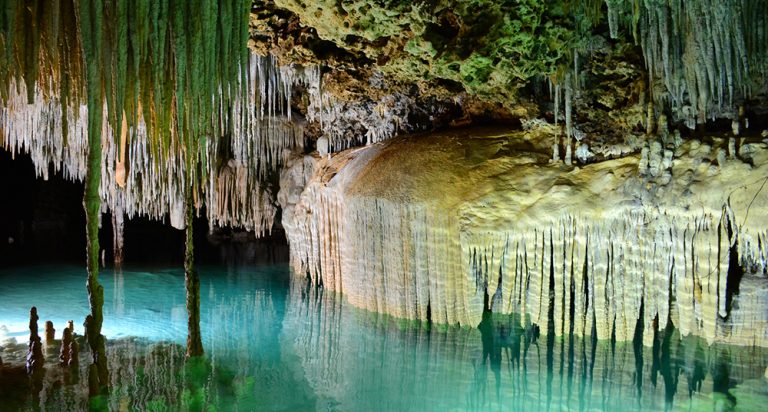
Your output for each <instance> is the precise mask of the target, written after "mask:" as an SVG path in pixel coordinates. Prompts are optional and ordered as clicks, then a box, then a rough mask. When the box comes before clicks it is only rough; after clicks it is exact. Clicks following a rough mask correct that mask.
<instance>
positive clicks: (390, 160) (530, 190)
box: [281, 129, 768, 346]
mask: <svg viewBox="0 0 768 412" xmlns="http://www.w3.org/2000/svg"><path fill="white" fill-rule="evenodd" d="M551 141H552V137H546V136H542V135H541V133H535V132H507V133H504V132H499V131H498V130H488V129H480V130H473V129H469V130H459V131H451V132H446V133H443V134H440V135H430V136H421V137H408V138H400V139H396V140H394V141H390V142H386V143H382V144H375V145H371V146H368V147H365V148H359V149H354V150H350V151H345V152H342V153H339V154H337V155H335V156H334V157H333V158H331V159H317V158H314V159H315V160H314V162H316V163H315V165H314V166H312V169H313V171H314V173H313V175H312V177H311V178H310V179H309V180H308V182H307V183H306V185H305V187H304V190H303V192H302V194H301V197H300V199H299V201H298V202H295V203H292V204H291V205H290V209H285V210H284V213H283V224H284V226H285V227H286V233H287V236H288V240H289V242H290V245H291V251H292V252H291V253H292V266H293V267H294V269H295V271H296V272H297V273H300V274H308V275H309V277H310V278H311V279H312V280H313V281H314V282H316V283H322V284H323V285H324V286H325V287H326V288H328V289H330V290H335V291H338V292H342V293H343V294H344V295H345V296H346V297H347V299H349V301H350V302H351V303H352V304H353V305H355V306H358V307H362V308H365V309H369V310H372V311H377V312H383V313H388V314H392V315H395V316H398V317H403V318H408V319H426V318H427V314H428V313H429V317H431V319H432V320H433V321H435V322H440V323H459V324H462V325H469V326H475V325H477V324H478V323H479V322H480V319H481V316H482V313H483V310H484V308H485V305H486V302H487V309H490V310H492V311H493V312H497V313H511V312H517V313H520V314H522V315H525V316H527V317H528V318H529V319H530V321H531V322H533V323H536V324H538V325H539V326H540V328H541V330H542V332H544V333H547V328H548V326H547V325H548V324H549V321H550V318H549V316H550V315H549V314H550V311H551V313H552V314H553V316H554V317H553V319H551V321H552V322H553V330H554V332H555V333H556V334H558V335H559V334H566V333H569V331H570V330H571V328H573V331H574V333H576V334H577V335H589V334H591V332H592V330H593V328H594V330H595V331H596V333H597V337H598V338H600V339H609V338H611V336H612V335H615V336H616V339H617V340H631V339H632V338H633V336H634V333H635V329H636V326H637V324H638V319H642V322H641V324H642V325H643V341H644V342H645V343H646V344H649V343H650V342H651V340H652V336H653V330H654V327H656V326H657V325H659V327H662V328H663V327H664V326H665V325H666V323H667V320H670V321H672V322H673V323H674V324H675V326H676V327H677V328H679V330H680V332H681V334H682V335H688V334H695V335H698V336H702V337H704V338H706V339H707V340H708V341H710V342H714V341H723V342H729V343H736V344H746V345H762V346H766V345H768V310H766V305H768V304H767V303H766V302H768V287H766V286H765V282H766V279H765V275H764V271H765V269H766V260H767V257H768V254H767V253H768V252H767V251H766V248H765V246H764V245H765V239H766V238H767V237H768V215H767V214H766V212H768V210H766V208H768V187H766V188H764V189H761V187H762V184H763V183H764V182H765V180H766V176H768V148H767V147H766V144H755V147H754V152H753V153H752V156H753V165H752V166H750V165H749V164H746V163H742V162H741V161H739V160H738V159H734V160H731V161H728V162H725V163H724V164H722V165H721V167H720V168H719V170H718V171H717V173H716V174H715V175H712V176H709V175H708V173H709V167H708V165H709V164H711V163H713V162H716V161H717V160H716V158H715V156H716V155H715V153H717V150H715V149H717V148H722V147H724V146H726V145H727V141H725V140H723V139H713V141H714V144H715V146H714V148H710V147H709V146H706V145H701V144H699V143H698V142H685V143H683V144H682V145H681V146H680V147H678V148H677V149H676V150H675V153H674V158H673V157H672V153H671V152H669V153H666V154H664V156H663V157H664V159H662V160H663V161H662V160H659V162H660V163H659V166H658V168H659V170H662V169H664V170H666V171H667V172H668V173H669V175H670V176H671V178H662V177H658V178H657V177H655V176H657V175H658V176H660V175H662V173H660V172H659V173H651V175H650V176H643V175H640V173H639V171H638V164H639V163H640V158H641V157H640V155H639V154H637V155H631V156H626V157H623V158H620V159H614V160H609V161H604V162H600V163H595V164H589V165H582V166H580V167H578V168H577V167H571V166H566V165H564V164H562V163H552V162H550V159H551V156H550V153H551V148H550V147H548V145H544V144H542V143H541V142H551ZM545 146H546V147H545ZM656 146H658V145H653V147H656ZM705 146H706V147H705ZM654 164H655V163H654ZM654 167H657V166H654ZM290 174H291V172H290V171H286V172H284V176H290ZM657 179H658V180H657ZM290 185H291V183H290V182H287V181H286V182H285V184H281V187H282V188H283V189H282V190H291V191H293V192H296V191H297V189H296V188H295V187H293V188H290V189H289V186H290ZM767 186H768V185H767ZM729 231H730V232H731V234H732V236H729ZM732 246H733V247H737V249H735V250H737V251H738V259H740V260H741V261H742V263H749V264H750V265H751V267H752V268H753V269H754V271H753V272H755V273H748V274H746V275H745V276H744V279H743V280H742V293H741V294H740V295H739V296H738V297H737V299H738V305H733V307H734V309H733V310H732V311H730V313H728V310H727V307H726V305H725V295H726V286H725V284H726V282H727V270H728V262H729V256H730V255H729V253H730V249H731V247H732ZM761 285H762V286H761ZM745 289H749V290H751V291H752V293H751V294H750V295H749V296H747V295H745V293H744V290H745ZM486 295H487V297H486ZM550 302H551V303H552V306H551V307H550ZM571 307H573V308H574V309H573V317H571V316H570V313H571V311H570V308H571ZM641 309H642V312H641ZM726 315H729V317H728V320H727V321H726V320H725V319H724V317H725V316H726Z"/></svg>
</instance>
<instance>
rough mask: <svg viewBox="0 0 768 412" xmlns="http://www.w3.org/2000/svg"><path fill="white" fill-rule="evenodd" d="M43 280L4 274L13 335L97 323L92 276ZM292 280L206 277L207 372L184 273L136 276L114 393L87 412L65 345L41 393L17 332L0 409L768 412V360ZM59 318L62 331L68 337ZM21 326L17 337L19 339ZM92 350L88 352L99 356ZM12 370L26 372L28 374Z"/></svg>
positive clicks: (125, 299)
mask: <svg viewBox="0 0 768 412" xmlns="http://www.w3.org/2000/svg"><path fill="white" fill-rule="evenodd" d="M38 272H39V271H38ZM43 273H44V275H45V276H50V278H51V279H52V280H53V279H55V280H56V283H51V284H54V285H56V286H55V290H51V291H47V290H46V287H47V286H46V285H48V283H47V282H44V281H41V280H38V281H37V283H36V284H37V285H38V286H37V287H36V288H30V287H28V286H29V285H28V284H25V283H24V282H29V281H28V277H27V276H26V275H24V276H20V277H19V278H12V277H9V275H8V273H1V272H0V296H2V297H3V299H4V300H3V303H4V304H3V305H0V324H6V323H5V322H6V321H7V320H8V319H11V320H13V316H15V313H16V308H15V306H19V310H20V311H21V313H20V314H19V315H20V316H22V317H23V316H27V315H28V310H29V309H28V308H27V309H26V310H24V309H23V306H22V305H26V304H27V303H28V302H32V301H34V299H36V298H37V297H39V296H41V295H40V294H47V296H50V297H56V296H59V297H60V299H58V298H57V299H54V300H53V301H52V302H44V305H40V307H39V308H38V309H39V310H40V317H41V320H43V319H44V320H47V319H48V316H50V314H51V313H52V312H51V309H50V307H54V308H55V307H57V305H61V306H62V307H65V306H66V305H70V306H66V307H67V310H66V311H65V313H67V315H66V316H67V317H69V315H68V314H69V313H71V312H77V313H80V312H82V313H87V309H88V308H87V301H86V300H85V299H83V300H81V301H78V300H76V299H75V300H73V299H72V298H71V297H70V296H76V295H77V294H78V293H82V291H81V289H82V276H81V272H79V271H75V273H73V274H72V275H71V280H70V275H69V274H68V273H67V272H66V271H63V272H62V271H59V272H56V271H54V270H50V271H44V272H43ZM38 274H39V273H38ZM287 275H288V274H287V270H286V269H285V268H284V267H262V268H250V269H248V268H234V267H231V268H222V267H201V268H200V278H201V330H202V334H203V343H204V345H205V348H206V355H205V357H204V358H203V359H201V360H199V361H193V362H185V361H184V352H185V348H184V342H185V338H186V328H185V327H184V326H185V323H186V314H185V311H184V272H183V270H181V269H174V270H162V271H135V270H133V271H132V270H128V269H125V270H123V271H121V272H116V273H114V274H113V276H104V278H103V279H104V287H105V292H106V293H105V296H106V297H107V298H108V299H107V302H105V310H106V312H105V320H104V322H105V323H104V326H105V329H104V330H105V331H108V332H109V334H108V337H109V338H110V339H109V341H108V346H107V361H108V366H109V370H110V385H111V391H110V393H109V394H108V395H106V396H103V397H100V398H98V399H96V400H95V401H93V402H92V403H89V400H88V396H87V394H88V385H87V379H85V378H84V377H86V376H88V375H87V373H86V372H87V366H88V363H89V362H87V360H88V359H89V358H88V354H87V353H81V355H80V356H81V363H80V366H79V369H74V370H69V369H67V368H61V367H59V366H58V355H59V347H58V345H53V346H50V349H49V346H47V345H46V347H45V356H46V363H45V370H44V377H43V379H41V380H40V381H35V382H33V381H30V380H29V379H28V378H27V375H26V373H25V372H24V371H23V356H24V354H25V353H26V351H27V350H28V348H27V342H26V337H23V336H21V335H20V334H18V333H13V336H8V334H6V336H5V337H2V336H0V346H2V348H1V349H0V356H2V359H3V361H4V362H6V364H5V365H4V366H0V368H2V371H3V372H2V373H0V405H2V407H9V405H10V408H11V410H15V409H21V410H34V409H43V410H83V409H87V408H88V407H96V408H101V409H109V410H206V409H216V410H235V409H237V410H365V411H380V410H387V411H389V410H418V411H423V410H439V411H443V410H491V411H496V410H504V411H509V410H512V411H515V410H519V411H536V410H553V411H554V410H565V409H568V410H580V411H586V410H626V411H629V410H676V409H701V408H704V409H708V410H709V409H713V408H714V409H722V410H728V409H731V408H732V407H734V406H736V407H737V408H738V409H742V410H762V406H764V405H765V404H768V380H766V379H765V378H763V374H764V371H765V367H766V366H767V365H768V353H767V351H766V350H763V349H755V348H734V347H727V346H718V345H714V346H708V345H707V344H706V342H704V341H702V340H701V339H698V338H695V337H680V335H679V332H678V331H677V330H675V329H674V327H673V326H672V325H669V326H668V327H666V328H663V329H662V331H661V332H659V333H657V335H656V337H655V339H654V341H653V346H652V347H646V346H643V345H642V344H641V342H640V339H638V340H637V341H636V342H628V343H612V342H610V341H607V342H603V341H599V342H598V341H595V340H591V339H571V338H554V337H552V335H551V334H549V335H541V334H539V332H538V331H537V330H536V329H535V328H533V327H530V325H527V324H526V322H525V320H524V319H520V318H519V317H515V316H495V315H492V314H490V313H488V314H486V316H485V317H484V319H483V322H482V323H481V325H480V326H479V327H477V328H449V327H438V326H432V327H429V326H428V325H426V324H423V323H415V322H406V321H402V320H397V319H393V318H391V317H389V316H382V315H376V314H372V313H369V312H365V311H361V310H359V309H356V308H353V307H351V306H349V305H347V304H346V303H345V302H344V301H343V299H339V298H338V297H337V296H334V295H332V294H326V293H324V292H323V291H322V289H316V288H312V287H307V285H306V283H304V282H302V281H293V282H291V283H289V281H288V279H289V278H288V276H287ZM14 276H16V275H14ZM40 276H42V275H40ZM45 276H43V277H45ZM38 279H39V276H38ZM9 283H10V284H13V285H15V286H13V287H11V288H12V289H13V293H9V290H8V288H9V287H10V286H8V285H9ZM33 292H34V293H33ZM48 292H50V293H48ZM6 297H9V298H8V299H6ZM78 302H79V303H78ZM6 303H7V304H6ZM73 304H75V305H82V307H77V308H73V307H71V305H73ZM67 311H70V312H67ZM25 312H26V313H25ZM57 319H58V318H55V317H54V319H53V320H54V323H56V325H57V329H63V327H58V325H59V324H61V326H63V323H60V321H58V320H57ZM14 325H15V323H14V322H10V323H7V324H6V326H7V327H10V330H11V332H13V329H14ZM23 327H24V328H26V325H25V326H23ZM0 330H2V326H0ZM27 336H28V332H27ZM12 339H16V343H15V344H14V343H13V342H12ZM79 339H80V340H81V344H82V337H80V338H79ZM81 348H82V351H84V352H87V349H86V348H87V345H84V344H83V345H81ZM9 362H10V363H12V364H21V365H22V371H21V372H20V373H18V372H16V371H15V370H14V369H13V368H12V367H8V363H9ZM78 376H79V377H80V379H78ZM35 385H36V387H35ZM2 407H0V409H1V408H2Z"/></svg>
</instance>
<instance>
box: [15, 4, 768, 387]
mask: <svg viewBox="0 0 768 412" xmlns="http://www.w3.org/2000/svg"><path fill="white" fill-rule="evenodd" d="M134 12H135V13H134ZM766 27H768V2H765V1H764V0H724V1H718V0H701V1H693V0H686V1H668V2H664V1H658V0H642V1H640V0H637V1H634V2H628V1H618V0H604V1H602V0H578V1H547V2H543V1H539V0H514V1H513V0H503V1H497V0H457V1H447V0H435V1H429V2H411V1H399V0H397V1H386V2H380V1H375V2H371V1H339V0H320V1H316V2H311V3H308V2H303V1H296V0H267V1H262V2H252V1H250V0H226V1H213V0H203V1H201V2H199V3H192V2H170V1H168V0H158V1H145V0H126V1H108V2H95V1H92V0H81V1H72V0H62V1H59V2H55V3H54V5H53V6H51V5H50V4H49V2H47V1H45V0H30V1H27V2H21V1H10V2H9V3H8V5H7V7H3V9H2V11H0V44H2V50H3V51H2V52H0V63H2V64H0V147H2V148H3V149H4V150H7V151H10V152H11V153H13V154H15V153H19V152H25V153H28V154H29V155H30V156H31V157H32V159H33V162H34V164H35V170H36V173H37V174H38V175H39V176H40V177H42V178H47V177H48V175H49V173H51V171H53V172H54V173H62V174H63V175H64V176H65V177H67V178H69V179H75V180H84V181H85V183H86V189H85V195H84V205H85V208H86V216H87V237H88V249H87V250H88V292H89V298H90V302H89V303H90V305H91V309H92V313H91V317H90V320H89V322H88V325H87V332H86V335H87V338H88V341H89V344H90V346H91V349H92V351H93V352H94V353H97V352H98V350H99V348H100V347H102V348H103V342H99V340H100V336H101V335H100V331H101V324H102V315H101V306H102V305H103V289H102V288H101V286H100V285H99V282H98V262H97V259H98V254H99V252H100V250H101V248H100V246H99V243H98V231H99V224H100V222H101V217H102V214H103V213H105V212H110V213H111V214H112V225H113V234H114V239H113V244H114V247H115V256H114V258H115V261H116V262H120V261H122V259H123V256H122V245H123V241H122V233H123V225H124V221H125V219H126V218H128V219H130V218H133V217H135V216H148V217H150V218H154V219H166V218H167V219H168V221H169V222H170V224H171V225H172V226H174V227H176V228H179V229H184V228H185V226H186V225H187V222H188V221H189V220H190V219H191V218H192V214H193V213H196V214H199V213H202V212H203V211H204V212H205V213H206V215H207V216H206V217H207V219H208V222H209V223H210V224H211V225H212V226H214V227H215V226H230V227H242V228H245V229H247V230H250V231H253V232H255V233H256V234H257V235H263V234H266V233H268V232H269V231H270V230H271V229H272V227H273V225H274V223H275V222H274V220H275V217H276V216H277V213H278V206H277V203H280V205H281V206H282V216H283V224H284V226H285V227H286V230H287V231H288V236H289V240H290V243H291V247H292V255H293V266H294V267H295V268H296V269H297V271H298V272H299V274H300V275H303V274H305V273H308V274H309V276H310V278H311V279H312V280H313V282H315V283H316V284H322V285H324V286H325V287H327V288H329V289H333V290H337V291H341V292H343V293H345V294H346V295H347V296H348V297H349V298H350V300H351V301H352V302H353V303H354V304H355V305H357V306H361V307H365V308H368V309H371V310H375V311H380V312H385V313H390V314H393V315H396V316H401V317H405V318H414V319H430V320H433V321H435V322H442V323H460V324H465V325H477V324H478V323H479V322H480V319H481V317H482V313H483V311H484V310H485V311H494V312H497V313H499V312H501V313H509V312H519V313H521V314H524V315H525V316H527V317H528V319H529V321H531V322H533V323H535V324H538V325H539V326H541V325H543V324H546V323H548V322H549V321H550V320H551V321H552V322H554V329H553V330H554V332H555V333H558V334H567V333H570V331H571V330H573V331H574V333H576V334H577V335H587V334H590V333H591V331H592V330H593V329H595V330H596V334H597V336H598V337H599V338H609V337H611V336H614V335H615V336H616V337H617V339H622V340H624V339H628V338H629V337H630V336H632V335H633V333H634V332H633V331H634V330H635V323H636V322H635V321H636V320H637V319H643V322H644V330H645V332H644V333H645V336H646V338H645V340H646V342H647V341H648V340H649V339H650V338H649V336H650V335H651V333H652V332H651V331H652V330H653V328H652V325H654V324H658V323H659V322H661V323H663V322H664V321H665V320H666V319H668V318H669V319H672V320H673V323H674V324H675V325H676V326H677V327H679V328H680V330H681V332H682V333H683V334H688V333H696V334H700V335H702V336H705V337H706V338H707V339H709V340H710V341H712V340H726V341H728V342H733V343H741V344H760V345H763V344H765V343H766V336H765V334H764V331H765V330H766V329H767V328H766V327H765V317H766V315H765V310H763V309H761V306H760V303H759V302H760V299H764V297H765V296H764V295H765V293H766V292H765V291H766V287H765V284H764V280H765V277H764V275H762V274H763V273H764V272H765V267H766V263H765V259H766V251H765V246H764V245H765V236H766V233H765V230H766V229H765V222H764V220H763V217H762V216H764V213H763V209H764V208H765V206H766V197H765V196H766V194H765V193H766V191H768V190H763V188H764V186H765V185H764V180H761V179H763V178H764V176H765V175H766V170H765V167H766V166H765V160H766V159H765V154H764V153H765V143H764V142H763V141H762V140H761V139H760V138H758V137H757V133H756V131H755V127H759V128H764V127H765V126H766V123H765V120H763V119H765V116H766V114H768V41H766V38H767V36H766V32H765V30H766ZM750 120H752V125H750ZM489 123H493V124H495V125H496V126H498V125H499V124H501V125H505V126H513V127H514V128H515V130H516V131H515V132H514V133H508V132H506V131H505V132H504V134H503V136H491V135H487V134H483V133H479V134H476V133H475V132H467V133H468V135H467V134H464V133H465V132H456V133H453V134H451V133H448V135H436V136H434V137H432V138H422V139H419V138H404V139H405V140H402V139H400V140H397V141H396V142H394V143H388V144H382V143H381V142H384V141H387V140H388V139H392V138H394V137H396V136H398V135H399V134H401V133H402V132H413V131H435V130H438V131H439V130H444V129H446V128H448V127H449V126H453V127H455V126H465V125H469V124H472V125H477V124H481V125H483V124H486V125H487V124H489ZM724 129H728V131H727V132H723V130H724ZM710 132H711V133H710ZM715 132H716V133H715ZM717 133H719V134H717ZM724 133H725V134H724ZM764 133H768V132H764ZM470 135H474V136H470ZM441 136H442V137H441ZM483 136H484V137H483ZM763 137H765V136H763ZM366 145H367V146H368V147H365V148H362V149H361V148H359V147H360V146H366ZM313 148H316V149H317V152H318V154H319V155H320V157H322V159H318V158H317V157H316V156H314V155H309V156H307V154H308V153H309V152H311V151H312V150H313ZM345 150H349V151H345ZM278 174H281V175H282V179H281V180H282V181H281V182H280V194H278V193H277V192H278V191H277V180H278ZM190 266H191V265H190ZM191 280H192V279H191ZM192 283H194V282H192ZM192 289H194V288H192ZM191 303H192V305H191V307H194V306H195V305H194V299H193V301H192V302H191ZM737 303H738V304H737ZM762 307H763V308H764V305H763V306H762ZM641 308H642V310H641ZM641 312H642V313H641ZM191 318H192V319H193V320H194V319H195V318H196V317H195V316H194V315H193V316H191ZM103 357H104V356H103V354H102V356H100V358H103ZM97 358H99V356H96V357H95V358H94V360H95V359H97ZM99 373H100V374H101V375H102V378H104V379H107V377H106V371H105V370H104V367H103V365H102V369H101V370H100V372H99Z"/></svg>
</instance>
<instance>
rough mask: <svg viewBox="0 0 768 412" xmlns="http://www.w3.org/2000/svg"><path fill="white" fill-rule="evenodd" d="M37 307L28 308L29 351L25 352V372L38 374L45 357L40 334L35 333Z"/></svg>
mask: <svg viewBox="0 0 768 412" xmlns="http://www.w3.org/2000/svg"><path fill="white" fill-rule="evenodd" d="M38 319H40V318H39V317H38V316H37V308H36V307H34V306H33V307H32V309H30V310H29V351H28V352H27V363H26V367H27V374H29V375H35V374H39V373H40V372H42V370H43V364H45V357H44V356H43V344H42V342H41V339H40V335H38V333H37V321H38Z"/></svg>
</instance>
